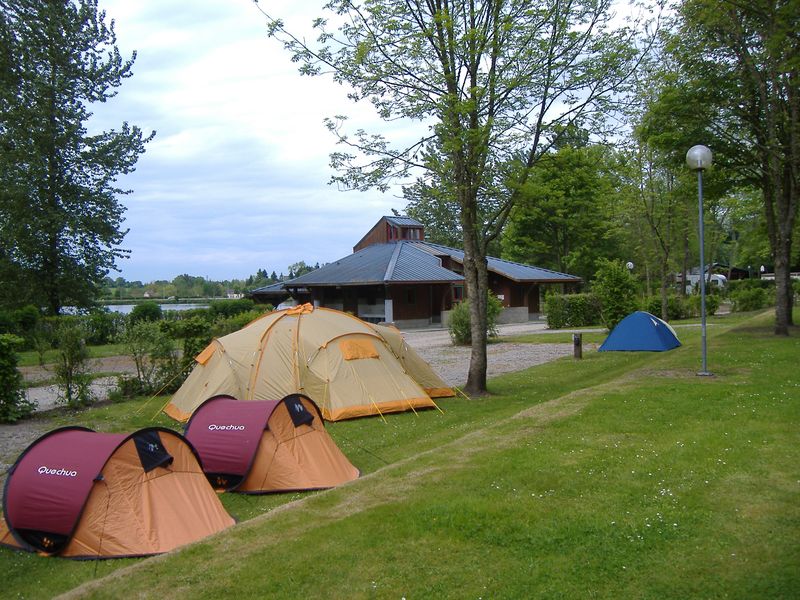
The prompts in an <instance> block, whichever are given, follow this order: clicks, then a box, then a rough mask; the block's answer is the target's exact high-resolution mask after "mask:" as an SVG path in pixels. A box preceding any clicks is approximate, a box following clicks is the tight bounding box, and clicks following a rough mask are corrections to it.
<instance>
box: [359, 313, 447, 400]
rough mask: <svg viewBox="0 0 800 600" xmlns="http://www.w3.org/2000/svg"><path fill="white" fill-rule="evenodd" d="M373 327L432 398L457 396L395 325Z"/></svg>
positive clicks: (407, 371)
mask: <svg viewBox="0 0 800 600" xmlns="http://www.w3.org/2000/svg"><path fill="white" fill-rule="evenodd" d="M370 327H372V328H373V329H374V330H375V331H376V332H377V333H378V334H379V335H380V336H381V337H382V338H383V339H384V340H386V342H387V343H388V344H389V347H390V348H391V349H392V353H393V354H394V355H395V356H396V357H397V358H398V359H399V360H400V364H402V365H403V368H404V369H405V371H406V373H408V374H409V375H410V376H411V378H412V379H413V380H414V381H416V382H417V383H418V384H420V385H421V386H422V389H424V390H425V392H426V393H427V394H428V396H430V397H431V398H448V397H450V396H455V395H456V394H455V392H454V391H453V388H451V387H449V386H448V385H447V384H446V383H445V382H444V381H443V380H442V378H441V377H439V376H438V375H437V374H436V372H435V371H434V370H433V369H431V366H430V365H429V364H428V363H426V362H425V361H424V360H423V358H422V357H421V356H420V355H419V354H417V353H416V352H415V351H414V349H413V348H411V346H409V345H408V344H407V343H406V341H405V340H404V339H403V334H402V333H400V330H399V329H398V328H397V327H394V326H393V325H372V324H370Z"/></svg>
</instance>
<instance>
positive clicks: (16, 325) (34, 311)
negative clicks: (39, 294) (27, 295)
mask: <svg viewBox="0 0 800 600" xmlns="http://www.w3.org/2000/svg"><path fill="white" fill-rule="evenodd" d="M40 318H41V314H40V313H39V309H38V308H36V307H35V306H33V305H28V306H24V307H22V308H18V309H16V310H11V311H3V312H0V333H9V334H13V335H16V336H18V337H20V338H22V346H20V349H25V350H29V349H31V348H32V347H33V346H32V343H31V342H32V337H33V333H34V331H35V330H36V326H37V324H38V323H39V319H40Z"/></svg>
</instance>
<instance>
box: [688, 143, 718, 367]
mask: <svg viewBox="0 0 800 600" xmlns="http://www.w3.org/2000/svg"><path fill="white" fill-rule="evenodd" d="M711 160H712V155H711V150H709V149H708V148H707V147H706V146H702V145H698V146H692V147H691V148H689V151H688V152H687V153H686V164H687V165H688V166H689V168H690V169H692V170H693V171H697V198H698V225H699V234H700V328H701V333H700V336H701V344H702V354H703V367H702V369H701V370H700V372H699V373H698V375H701V376H708V375H711V373H709V372H708V361H707V352H706V260H705V249H704V240H703V229H704V228H703V170H704V169H706V168H708V167H710V166H711Z"/></svg>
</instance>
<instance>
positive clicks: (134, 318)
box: [128, 300, 164, 324]
mask: <svg viewBox="0 0 800 600" xmlns="http://www.w3.org/2000/svg"><path fill="white" fill-rule="evenodd" d="M163 316H164V315H163V312H162V311H161V306H160V305H159V304H158V302H155V301H154V300H146V301H145V302H142V303H140V304H137V305H136V306H134V307H133V309H132V310H131V314H130V315H128V320H129V321H130V323H132V324H133V323H138V322H139V321H160V320H161V319H162V318H163Z"/></svg>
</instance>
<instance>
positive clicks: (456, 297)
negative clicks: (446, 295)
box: [453, 285, 464, 302]
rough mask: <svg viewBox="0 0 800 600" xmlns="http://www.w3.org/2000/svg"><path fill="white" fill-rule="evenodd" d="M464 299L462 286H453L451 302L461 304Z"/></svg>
mask: <svg viewBox="0 0 800 600" xmlns="http://www.w3.org/2000/svg"><path fill="white" fill-rule="evenodd" d="M463 299H464V286H463V285H456V286H453V302H461V301H462V300H463Z"/></svg>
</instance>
